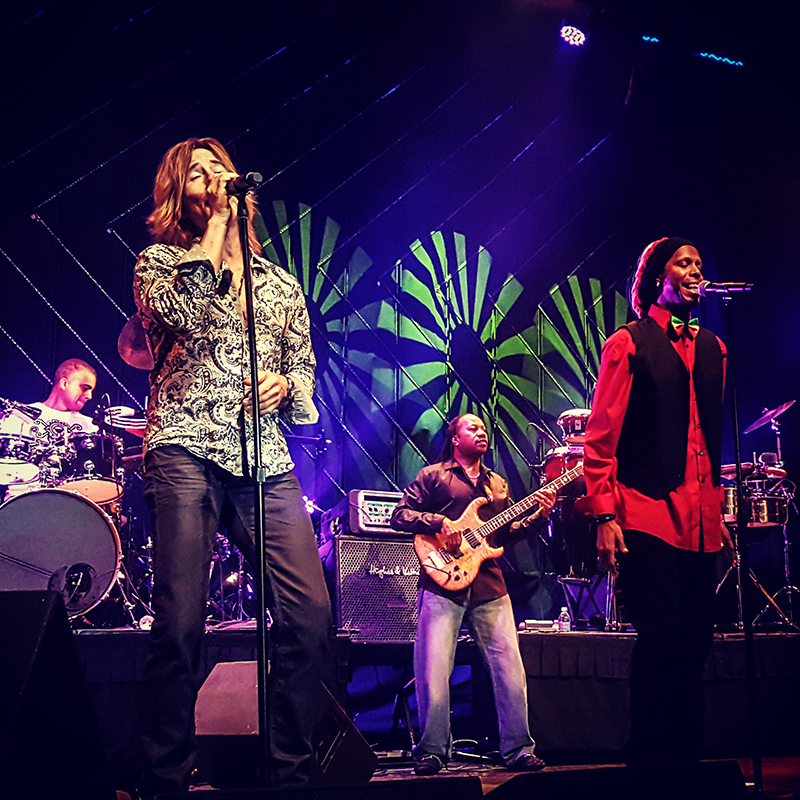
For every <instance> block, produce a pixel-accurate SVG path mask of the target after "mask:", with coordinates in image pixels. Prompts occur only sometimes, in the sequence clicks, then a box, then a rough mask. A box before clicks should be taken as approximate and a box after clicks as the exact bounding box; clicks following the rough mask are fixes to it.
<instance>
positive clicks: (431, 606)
mask: <svg viewBox="0 0 800 800" xmlns="http://www.w3.org/2000/svg"><path fill="white" fill-rule="evenodd" d="M417 613H418V625H417V638H416V640H415V642H414V675H415V676H416V693H417V709H418V713H419V724H420V728H421V729H422V736H421V738H420V740H419V744H417V746H416V748H415V749H414V758H415V759H416V760H419V759H420V758H421V757H422V756H424V755H428V754H432V755H435V756H438V757H439V758H441V759H442V761H444V762H447V761H448V760H449V759H450V757H451V755H452V750H453V739H452V735H451V732H450V676H451V675H452V672H453V665H454V664H455V656H456V643H457V641H458V632H459V630H460V629H461V623H462V621H463V620H466V623H467V627H468V628H469V631H470V633H471V634H472V637H473V639H474V640H475V643H476V644H477V645H478V647H479V648H480V651H481V653H482V654H483V656H484V658H485V659H486V663H487V665H488V667H489V674H490V676H491V680H492V689H493V690H494V698H495V706H496V708H497V720H498V723H499V726H500V754H501V755H502V757H503V760H504V761H505V762H506V764H511V763H512V762H513V761H514V760H515V759H516V758H518V757H519V756H520V755H521V754H523V753H532V752H533V747H534V742H533V739H532V738H531V734H530V728H529V727H528V696H527V687H526V684H525V669H524V667H523V665H522V657H521V656H520V653H519V641H518V639H517V630H516V626H515V625H514V614H513V612H512V609H511V600H510V599H509V597H508V595H504V596H503V597H499V598H497V599H496V600H491V601H489V602H488V603H481V604H480V605H476V606H470V605H469V600H468V599H467V600H465V601H464V603H463V605H462V604H459V603H455V602H453V601H452V600H450V599H449V598H447V597H442V596H441V595H438V594H435V593H433V592H429V591H424V590H421V591H420V592H419V595H418V598H417Z"/></svg>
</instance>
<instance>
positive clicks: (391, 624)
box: [320, 534, 419, 644]
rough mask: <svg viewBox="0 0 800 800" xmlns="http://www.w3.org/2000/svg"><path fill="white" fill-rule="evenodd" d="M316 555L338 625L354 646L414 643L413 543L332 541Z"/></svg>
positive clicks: (405, 539) (403, 539)
mask: <svg viewBox="0 0 800 800" xmlns="http://www.w3.org/2000/svg"><path fill="white" fill-rule="evenodd" d="M320 555H321V556H322V559H323V565H324V566H325V571H326V574H327V577H328V587H329V589H330V594H331V598H332V601H333V605H334V609H333V617H334V620H335V622H336V625H337V626H338V627H339V628H341V629H344V630H346V631H348V632H349V633H350V639H351V641H353V642H370V643H397V644H405V643H408V642H413V641H414V636H415V635H416V631H417V581H418V579H419V559H418V558H417V556H416V554H415V553H414V545H413V537H410V536H407V535H405V534H397V535H396V536H394V537H392V538H363V537H358V536H335V537H334V538H333V539H331V540H330V541H329V542H327V543H326V544H325V545H323V547H322V549H321V551H320Z"/></svg>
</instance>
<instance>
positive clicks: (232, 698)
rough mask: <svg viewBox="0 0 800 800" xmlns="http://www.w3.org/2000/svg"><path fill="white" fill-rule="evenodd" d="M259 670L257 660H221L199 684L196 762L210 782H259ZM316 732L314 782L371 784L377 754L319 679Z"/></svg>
mask: <svg viewBox="0 0 800 800" xmlns="http://www.w3.org/2000/svg"><path fill="white" fill-rule="evenodd" d="M257 686H258V673H257V664H256V662H255V661H233V662H222V663H219V664H217V665H216V666H215V667H214V669H213V670H212V671H211V674H210V675H209V676H208V678H207V679H206V681H205V683H204V684H203V685H202V686H201V687H200V692H199V694H198V696H197V705H196V707H195V726H196V732H197V750H198V752H197V767H198V769H199V770H200V773H201V774H202V775H203V777H205V778H206V780H208V782H209V783H210V784H211V785H212V786H216V787H219V788H230V787H237V786H238V787H242V786H256V785H257V777H258V775H257V770H258V763H259V758H260V747H259V739H258V695H257ZM319 692H320V698H319V703H318V707H319V711H318V714H317V720H316V723H315V725H314V730H313V734H312V746H313V748H314V754H315V756H316V774H315V777H314V783H315V784H345V783H349V784H359V783H367V782H368V781H369V779H370V778H371V777H372V775H373V773H374V772H375V769H376V767H377V766H378V757H377V756H376V755H375V753H374V752H373V751H372V748H371V747H370V746H369V744H367V742H366V740H365V739H364V737H363V736H362V735H361V733H360V732H359V731H358V730H357V729H356V726H355V725H354V724H353V722H352V720H350V718H349V717H348V716H347V714H346V713H345V712H344V710H343V709H342V707H341V706H340V705H339V704H338V703H337V702H336V700H334V698H333V696H332V695H331V693H330V692H329V691H328V690H327V689H326V688H325V686H324V685H322V684H320V687H319Z"/></svg>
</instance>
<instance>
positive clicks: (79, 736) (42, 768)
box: [0, 591, 107, 797]
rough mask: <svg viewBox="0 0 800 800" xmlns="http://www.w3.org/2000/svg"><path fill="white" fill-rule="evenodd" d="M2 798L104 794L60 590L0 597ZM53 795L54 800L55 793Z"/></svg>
mask: <svg viewBox="0 0 800 800" xmlns="http://www.w3.org/2000/svg"><path fill="white" fill-rule="evenodd" d="M0 619H2V621H3V625H2V632H1V633H0V638H2V648H1V649H2V653H3V655H2V658H0V795H4V793H5V792H6V791H7V790H8V789H10V788H12V789H14V791H13V792H11V793H9V794H8V795H7V796H8V797H37V796H39V795H40V794H45V793H47V794H48V796H49V794H50V793H51V792H57V793H58V796H59V797H72V796H73V795H79V796H81V797H96V796H106V794H107V792H106V791H105V789H103V788H102V780H103V778H104V777H105V759H104V756H103V751H102V745H101V742H100V737H99V734H98V732H97V725H96V721H95V718H94V714H93V712H92V709H91V706H90V702H89V693H88V691H87V688H86V682H85V679H84V675H83V668H82V667H81V664H80V660H79V659H78V652H77V650H76V648H75V643H74V642H73V640H72V630H71V628H70V626H69V621H68V619H67V612H66V610H65V609H64V601H63V598H62V597H61V595H60V594H59V593H58V592H32V591H22V592H0ZM53 796H56V795H55V794H53Z"/></svg>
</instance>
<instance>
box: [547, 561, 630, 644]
mask: <svg viewBox="0 0 800 800" xmlns="http://www.w3.org/2000/svg"><path fill="white" fill-rule="evenodd" d="M606 576H608V583H607V584H606V596H605V603H604V607H603V608H600V606H599V605H598V603H597V599H596V598H595V592H596V591H597V590H598V589H599V588H600V586H601V585H602V583H603V578H605V577H606ZM558 582H559V583H560V584H561V586H562V588H563V589H564V597H565V598H566V600H567V604H568V605H569V608H570V613H571V615H572V619H573V620H578V619H579V617H580V610H581V603H582V602H583V600H584V598H588V599H589V600H591V603H592V605H593V606H594V607H595V610H596V611H597V613H598V614H600V615H601V616H602V617H603V619H604V620H605V630H607V631H618V630H620V622H619V616H618V613H617V596H616V593H615V591H614V585H615V582H616V576H615V575H613V574H612V573H610V572H608V573H606V572H601V573H600V574H599V575H596V576H595V577H594V579H591V578H579V577H577V576H575V575H566V576H563V577H562V576H559V577H558ZM567 587H573V588H574V587H577V592H576V594H575V596H573V595H572V593H571V592H570V591H569V589H568V588H567Z"/></svg>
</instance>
